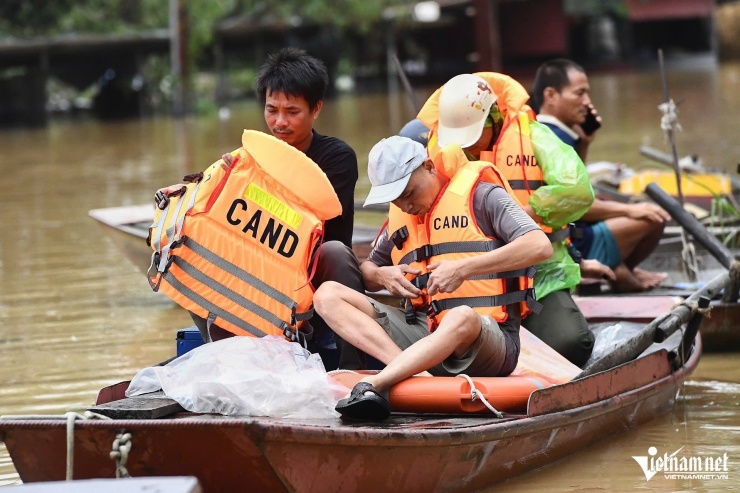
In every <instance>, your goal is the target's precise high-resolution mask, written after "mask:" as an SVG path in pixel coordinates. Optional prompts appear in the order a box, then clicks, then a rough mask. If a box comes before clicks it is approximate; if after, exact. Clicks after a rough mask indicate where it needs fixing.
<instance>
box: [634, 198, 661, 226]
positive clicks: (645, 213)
mask: <svg viewBox="0 0 740 493" xmlns="http://www.w3.org/2000/svg"><path fill="white" fill-rule="evenodd" d="M627 216H629V217H631V218H632V219H645V220H646V221H652V222H655V223H665V222H668V221H670V220H671V215H670V214H668V212H666V210H665V209H663V208H662V207H661V206H659V205H656V204H653V203H651V202H640V203H637V204H630V205H629V206H628V209H627Z"/></svg>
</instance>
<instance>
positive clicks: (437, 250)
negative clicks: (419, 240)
mask: <svg viewBox="0 0 740 493" xmlns="http://www.w3.org/2000/svg"><path fill="white" fill-rule="evenodd" d="M503 244H504V242H502V241H501V240H486V241H450V242H447V243H438V244H436V245H422V246H420V247H419V248H417V249H415V250H411V251H410V252H409V253H407V254H406V255H404V256H403V258H401V261H400V262H399V264H411V263H412V262H419V261H421V260H428V259H429V258H431V257H434V256H437V255H444V254H446V253H483V252H490V251H491V250H495V249H496V248H499V247H500V246H502V245H503Z"/></svg>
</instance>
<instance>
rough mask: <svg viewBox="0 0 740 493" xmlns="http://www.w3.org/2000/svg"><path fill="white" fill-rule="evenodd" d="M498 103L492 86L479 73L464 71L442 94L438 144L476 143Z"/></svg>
mask: <svg viewBox="0 0 740 493" xmlns="http://www.w3.org/2000/svg"><path fill="white" fill-rule="evenodd" d="M495 102H496V95H495V94H494V93H493V90H492V89H491V86H490V85H489V84H488V82H486V81H485V80H483V79H482V78H480V77H478V76H477V75H473V74H461V75H456V76H455V77H453V78H452V79H450V80H449V81H447V84H445V85H444V87H442V90H441V91H440V93H439V130H438V136H437V139H438V141H439V145H440V146H442V147H444V146H446V145H447V144H449V143H450V142H456V143H458V144H460V147H462V148H466V147H470V146H471V145H473V144H475V143H476V142H477V141H478V139H479V138H480V136H481V134H482V133H483V127H484V125H485V123H486V118H487V117H488V113H489V112H490V111H491V106H493V103H495Z"/></svg>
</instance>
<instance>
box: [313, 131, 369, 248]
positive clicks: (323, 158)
mask: <svg viewBox="0 0 740 493" xmlns="http://www.w3.org/2000/svg"><path fill="white" fill-rule="evenodd" d="M306 156H308V157H309V158H311V159H312V160H313V161H314V162H315V163H316V164H318V165H319V168H321V170H322V171H323V172H324V173H325V174H326V177H327V178H329V182H331V186H332V187H334V191H335V192H336V193H337V197H339V202H340V203H341V204H342V215H341V216H337V217H335V218H334V219H330V220H328V221H326V224H325V231H324V241H330V240H338V241H341V242H342V243H344V244H345V245H347V246H348V247H350V248H352V228H353V226H354V215H355V185H356V184H357V177H358V172H357V156H356V155H355V151H354V150H353V149H352V148H351V147H350V146H349V145H347V143H346V142H344V141H342V140H339V139H337V138H336V137H328V136H326V135H321V134H319V133H318V132H316V130H314V131H313V139H312V140H311V145H310V146H309V148H308V150H307V151H306Z"/></svg>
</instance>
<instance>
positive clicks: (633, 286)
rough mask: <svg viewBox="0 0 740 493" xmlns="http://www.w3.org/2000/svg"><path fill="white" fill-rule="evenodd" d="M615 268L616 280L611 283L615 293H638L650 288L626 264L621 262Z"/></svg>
mask: <svg viewBox="0 0 740 493" xmlns="http://www.w3.org/2000/svg"><path fill="white" fill-rule="evenodd" d="M613 270H614V275H615V277H616V280H615V281H612V282H610V284H611V287H612V290H613V291H614V292H615V293H636V292H639V291H645V290H646V289H648V288H647V286H646V285H645V284H644V283H643V282H642V281H640V280H639V279H638V278H637V277H635V275H634V274H633V273H632V271H631V270H629V269H628V268H627V266H626V265H624V264H619V265H618V266H616V267H615V268H614V269H613Z"/></svg>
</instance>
